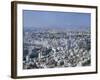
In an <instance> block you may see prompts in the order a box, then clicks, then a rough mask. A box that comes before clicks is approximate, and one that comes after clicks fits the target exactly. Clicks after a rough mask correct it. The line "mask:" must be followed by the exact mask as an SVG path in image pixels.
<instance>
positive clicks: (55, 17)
mask: <svg viewBox="0 0 100 80" xmlns="http://www.w3.org/2000/svg"><path fill="white" fill-rule="evenodd" d="M90 20H91V14H90V13H74V12H54V11H33V10H23V23H24V27H51V28H54V27H56V28H57V27H63V28H64V27H67V28H69V27H71V28H74V27H84V28H88V27H90V24H91V22H90Z"/></svg>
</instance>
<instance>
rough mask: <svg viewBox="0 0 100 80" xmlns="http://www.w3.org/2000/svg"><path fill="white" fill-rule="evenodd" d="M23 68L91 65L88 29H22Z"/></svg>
mask: <svg viewBox="0 0 100 80" xmlns="http://www.w3.org/2000/svg"><path fill="white" fill-rule="evenodd" d="M23 36H24V37H23V38H24V39H23V69H42V68H61V67H82V66H90V65H91V37H90V32H89V31H66V30H65V31H57V30H47V31H32V30H31V31H24V33H23Z"/></svg>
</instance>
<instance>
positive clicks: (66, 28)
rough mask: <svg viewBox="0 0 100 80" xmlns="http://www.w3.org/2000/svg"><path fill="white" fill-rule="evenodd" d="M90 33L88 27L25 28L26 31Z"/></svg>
mask: <svg viewBox="0 0 100 80" xmlns="http://www.w3.org/2000/svg"><path fill="white" fill-rule="evenodd" d="M52 30H53V31H90V30H91V28H90V27H88V26H84V27H83V26H77V27H75V26H70V27H69V26H68V27H64V26H60V27H59V26H54V27H53V26H51V27H45V26H44V27H32V26H29V27H28V26H27V27H24V31H52Z"/></svg>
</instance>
